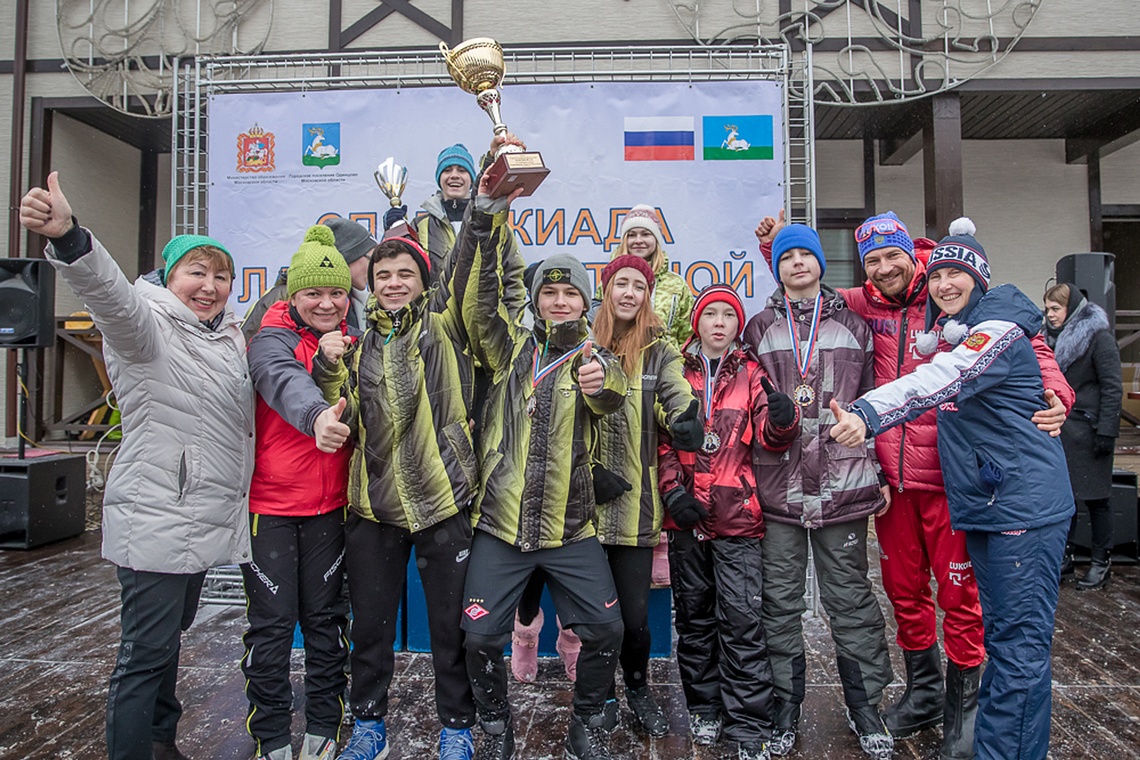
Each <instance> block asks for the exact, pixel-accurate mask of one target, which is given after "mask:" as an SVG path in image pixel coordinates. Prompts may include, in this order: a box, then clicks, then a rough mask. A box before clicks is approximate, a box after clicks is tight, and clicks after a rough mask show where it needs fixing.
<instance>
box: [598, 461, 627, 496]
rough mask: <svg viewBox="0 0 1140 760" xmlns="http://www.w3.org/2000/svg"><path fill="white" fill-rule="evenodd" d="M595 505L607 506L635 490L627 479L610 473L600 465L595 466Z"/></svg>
mask: <svg viewBox="0 0 1140 760" xmlns="http://www.w3.org/2000/svg"><path fill="white" fill-rule="evenodd" d="M593 471H594V503H595V504H605V503H606V502H607V501H613V500H614V499H616V498H617V497H619V496H621V495H622V494H623V493H625V492H626V491H631V490H633V486H631V485H630V484H629V483H628V482H626V479H625V478H623V477H622V476H621V475H618V474H617V473H614V472H610V471H609V470H607V469H606V468H605V467H602V466H601V465H600V464H596V465H594V470H593Z"/></svg>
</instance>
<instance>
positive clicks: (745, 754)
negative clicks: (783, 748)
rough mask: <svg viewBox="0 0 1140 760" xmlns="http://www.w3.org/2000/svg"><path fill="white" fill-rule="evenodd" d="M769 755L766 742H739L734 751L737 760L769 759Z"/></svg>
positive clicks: (770, 754)
mask: <svg viewBox="0 0 1140 760" xmlns="http://www.w3.org/2000/svg"><path fill="white" fill-rule="evenodd" d="M771 757H772V753H771V751H770V750H769V747H768V742H761V743H760V744H741V745H740V747H739V749H738V750H737V753H736V758H737V760H770V758H771Z"/></svg>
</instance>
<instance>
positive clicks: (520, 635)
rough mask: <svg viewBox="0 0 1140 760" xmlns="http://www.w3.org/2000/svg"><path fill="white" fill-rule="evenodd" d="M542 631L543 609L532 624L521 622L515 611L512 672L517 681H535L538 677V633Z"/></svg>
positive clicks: (512, 637) (512, 636) (512, 639)
mask: <svg viewBox="0 0 1140 760" xmlns="http://www.w3.org/2000/svg"><path fill="white" fill-rule="evenodd" d="M541 632H542V610H541V609H540V610H539V611H538V617H536V618H535V619H534V620H532V621H530V625H523V624H522V623H520V622H519V613H518V611H517V610H516V611H515V632H514V633H513V634H512V635H511V673H512V674H513V675H514V677H515V680H516V681H521V682H522V683H534V679H535V678H537V677H538V634H539V633H541Z"/></svg>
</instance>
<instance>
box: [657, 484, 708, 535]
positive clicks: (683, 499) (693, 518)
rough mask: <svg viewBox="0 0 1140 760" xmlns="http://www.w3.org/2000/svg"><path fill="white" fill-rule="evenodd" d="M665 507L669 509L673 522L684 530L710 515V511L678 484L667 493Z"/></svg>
mask: <svg viewBox="0 0 1140 760" xmlns="http://www.w3.org/2000/svg"><path fill="white" fill-rule="evenodd" d="M665 507H666V508H667V509H668V510H669V516H670V517H672V518H673V522H675V523H677V527H678V528H681V529H682V530H688V529H689V528H692V527H693V526H694V525H696V524H697V523H699V522H700V521H701V520H703V519H705V518H706V517H708V516H709V511H708V510H707V509H705V508H704V507H702V506H701V503H700V502H699V501H697V500H696V499H694V498H693V497H692V495H691V494H690V493H689V492H688V491H686V490H685V489H684V487H682V486H677V487H676V488H674V489H673V490H672V491H670V492H669V493H667V494H665Z"/></svg>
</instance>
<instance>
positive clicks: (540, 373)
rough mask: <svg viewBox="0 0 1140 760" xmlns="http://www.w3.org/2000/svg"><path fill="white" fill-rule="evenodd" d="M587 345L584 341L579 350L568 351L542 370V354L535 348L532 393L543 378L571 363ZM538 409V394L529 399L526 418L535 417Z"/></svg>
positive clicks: (533, 394) (532, 368)
mask: <svg viewBox="0 0 1140 760" xmlns="http://www.w3.org/2000/svg"><path fill="white" fill-rule="evenodd" d="M585 345H586V341H582V342H581V343H579V344H578V347H577V348H574V349H571V350H569V351H567V352H566V353H564V354H563V355H562V356H560V357H558V358H557V359H556V360H554V361H552V362H551V363H550V364H548V365H546V366H545V367H543V368H542V369H539V368H538V360H539V359H540V358H542V352H541V351H539V349H538V346H535V348H534V362H533V363H532V364H531V383H530V387H531V389H532V391H533V390H534V389H536V388H538V384H539V383H541V382H542V380H543V378H545V377H547V376H548V375H550V374H551V373H553V372H555V371H556V370H557V369H558V368H559V367H561V366H562V365H563V364H565V363H566V362H568V361H570V360H571V359H573V358H574V357H575V356H577V355H578V354H579V353H581V352H582V348H583V347H584V346H585ZM537 409H538V394H537V393H532V394H531V397H530V398H529V399H527V402H526V416H527V417H533V416H534V413H535V410H537Z"/></svg>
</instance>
